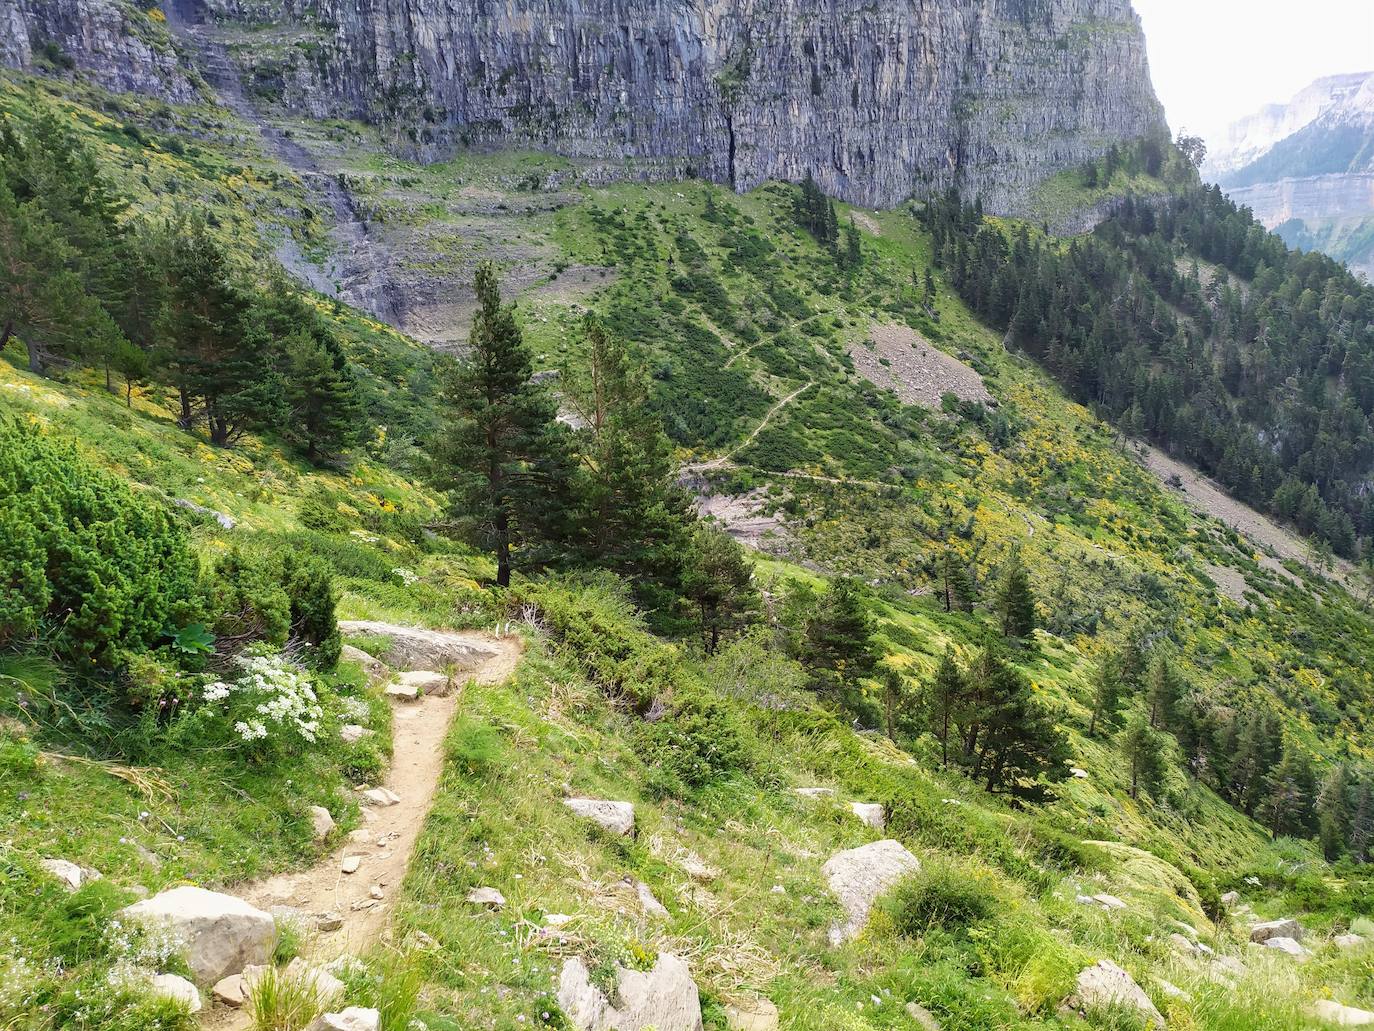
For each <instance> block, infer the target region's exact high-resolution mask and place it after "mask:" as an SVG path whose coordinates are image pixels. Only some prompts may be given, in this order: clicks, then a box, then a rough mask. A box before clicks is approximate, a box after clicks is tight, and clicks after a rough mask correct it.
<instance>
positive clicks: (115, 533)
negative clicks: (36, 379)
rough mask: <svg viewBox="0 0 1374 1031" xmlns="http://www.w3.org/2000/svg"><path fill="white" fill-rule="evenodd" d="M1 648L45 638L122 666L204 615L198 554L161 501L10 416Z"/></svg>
mask: <svg viewBox="0 0 1374 1031" xmlns="http://www.w3.org/2000/svg"><path fill="white" fill-rule="evenodd" d="M0 531H2V532H0V646H4V645H14V644H18V643H21V642H22V641H24V640H26V639H28V638H30V637H32V636H34V635H35V634H38V635H42V636H44V637H45V638H48V639H50V640H51V641H52V644H53V646H54V648H55V650H56V651H57V653H58V654H59V655H61V656H62V657H63V658H65V659H67V660H69V661H70V662H72V663H73V664H74V665H76V666H77V667H78V668H79V669H81V670H83V671H87V672H104V673H110V672H115V671H117V670H119V669H120V668H121V667H122V666H123V664H124V663H125V661H126V656H127V655H128V653H130V652H133V651H138V650H144V649H148V648H152V647H156V646H157V645H158V644H159V643H160V642H161V641H163V640H164V639H165V638H166V637H167V636H168V635H169V634H173V633H175V632H176V631H177V630H178V629H180V628H181V627H182V626H185V625H186V624H187V623H188V622H190V621H191V617H192V616H193V615H194V613H195V598H194V583H195V579H196V575H197V562H196V559H195V556H194V555H193V554H192V553H191V551H190V549H189V547H188V544H187V541H186V536H185V534H184V533H183V532H182V530H181V529H180V527H179V526H178V525H177V524H176V523H175V522H174V521H173V520H172V518H171V517H170V516H169V515H168V514H167V512H166V511H165V510H163V509H162V508H161V507H160V506H158V505H156V504H154V503H153V502H151V501H150V500H148V499H146V498H144V497H142V496H140V495H137V494H135V493H134V492H133V491H132V490H130V489H129V487H128V486H126V485H125V484H123V483H121V482H120V481H118V480H117V479H115V478H114V477H112V476H110V475H108V474H106V473H103V472H100V471H98V470H96V469H94V468H92V467H91V466H90V464H89V463H87V462H86V461H85V460H84V459H83V458H82V457H81V456H80V455H78V454H77V452H76V450H75V449H74V448H72V447H71V446H70V445H66V444H62V443H59V442H58V441H56V440H54V439H52V438H50V437H48V436H46V435H45V434H43V433H42V432H41V431H40V430H39V429H37V428H36V427H34V426H26V425H21V424H19V423H17V422H15V421H14V420H13V419H9V418H0Z"/></svg>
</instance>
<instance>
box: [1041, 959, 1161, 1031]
mask: <svg viewBox="0 0 1374 1031" xmlns="http://www.w3.org/2000/svg"><path fill="white" fill-rule="evenodd" d="M1065 1005H1066V1006H1067V1007H1068V1008H1069V1009H1074V1010H1099V1009H1113V1008H1116V1009H1129V1010H1133V1011H1134V1012H1135V1013H1137V1014H1138V1015H1139V1016H1140V1018H1141V1019H1142V1020H1143V1021H1144V1023H1145V1025H1146V1026H1147V1027H1151V1028H1156V1029H1161V1031H1162V1029H1163V1028H1164V1027H1165V1024H1164V1017H1163V1016H1162V1015H1161V1014H1160V1012H1159V1010H1157V1009H1155V1004H1154V1003H1153V1002H1151V1001H1150V997H1149V996H1148V995H1146V994H1145V992H1144V991H1143V990H1142V989H1141V987H1140V985H1138V984H1136V983H1135V978H1133V977H1131V975H1130V974H1128V973H1126V971H1124V970H1122V969H1121V968H1120V967H1119V966H1117V965H1116V964H1115V963H1113V962H1112V961H1111V960H1109V959H1104V960H1102V961H1100V962H1098V963H1095V964H1093V965H1092V966H1090V967H1088V968H1087V969H1086V970H1083V971H1081V972H1080V973H1079V975H1078V988H1077V989H1076V990H1075V992H1074V994H1073V995H1072V996H1070V997H1069V998H1068V999H1067V1000H1066V1001H1065Z"/></svg>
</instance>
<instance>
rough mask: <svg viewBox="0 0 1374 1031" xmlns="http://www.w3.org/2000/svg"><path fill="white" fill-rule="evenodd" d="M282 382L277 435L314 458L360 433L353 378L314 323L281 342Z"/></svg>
mask: <svg viewBox="0 0 1374 1031" xmlns="http://www.w3.org/2000/svg"><path fill="white" fill-rule="evenodd" d="M280 349H281V352H282V360H283V365H284V376H283V379H284V381H285V390H284V394H285V398H284V399H285V403H286V414H285V425H284V426H283V428H282V429H283V433H282V435H283V436H284V437H286V439H287V440H288V441H290V442H291V443H292V444H294V445H295V446H296V447H298V448H300V449H301V450H302V451H303V452H304V453H305V457H306V458H308V459H309V460H310V461H312V462H315V461H318V460H319V459H321V458H331V457H333V456H335V455H338V454H339V453H341V452H343V451H345V450H347V449H348V448H350V447H352V446H353V445H354V444H356V443H357V442H358V441H359V440H360V439H361V437H362V434H363V428H364V421H365V415H364V412H363V406H362V401H361V399H360V398H359V396H358V382H357V379H356V378H355V377H354V375H353V370H352V369H350V368H349V365H348V359H347V358H345V357H344V353H343V349H342V348H340V347H339V342H338V341H337V340H336V339H334V335H333V334H332V333H329V332H328V331H326V330H325V329H324V328H323V326H321V325H319V324H316V325H314V326H311V327H310V328H309V329H307V330H303V331H301V332H298V333H295V334H293V335H291V336H290V337H288V338H287V339H286V340H284V341H282V342H281V344H280Z"/></svg>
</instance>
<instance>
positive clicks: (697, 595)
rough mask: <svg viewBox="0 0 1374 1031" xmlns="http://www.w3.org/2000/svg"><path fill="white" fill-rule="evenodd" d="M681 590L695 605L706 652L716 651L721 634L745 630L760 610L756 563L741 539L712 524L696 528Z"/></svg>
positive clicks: (710, 653)
mask: <svg viewBox="0 0 1374 1031" xmlns="http://www.w3.org/2000/svg"><path fill="white" fill-rule="evenodd" d="M682 590H683V594H684V596H685V597H686V598H687V599H688V600H689V601H690V602H691V603H693V605H694V606H695V607H696V610H697V623H698V626H699V629H700V632H701V636H702V642H703V644H704V645H705V647H706V654H707V655H714V654H715V653H716V650H717V649H718V648H719V647H720V642H721V638H722V637H724V636H726V635H729V634H736V633H740V632H742V631H743V630H745V629H746V628H747V627H748V626H749V624H750V623H751V622H752V621H753V620H754V619H755V618H756V616H757V614H758V611H759V593H758V588H757V587H755V585H754V567H753V564H752V563H750V561H749V559H748V558H747V557H746V556H745V554H744V549H743V548H742V547H741V546H740V544H739V542H738V541H736V540H735V539H734V538H733V537H731V536H730V535H729V534H728V533H726V532H725V531H724V530H722V529H720V528H719V527H717V526H713V525H711V524H709V523H698V524H697V525H696V526H695V527H694V528H693V532H692V538H691V547H690V549H689V551H688V557H687V563H686V572H685V575H684V576H683V583H682Z"/></svg>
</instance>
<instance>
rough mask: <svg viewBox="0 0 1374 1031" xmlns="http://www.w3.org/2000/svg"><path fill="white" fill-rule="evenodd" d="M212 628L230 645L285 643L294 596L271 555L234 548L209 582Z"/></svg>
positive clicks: (217, 635) (219, 563)
mask: <svg viewBox="0 0 1374 1031" xmlns="http://www.w3.org/2000/svg"><path fill="white" fill-rule="evenodd" d="M206 595H207V603H208V608H209V610H210V613H211V621H212V622H211V628H212V629H213V630H214V632H215V636H216V637H217V638H218V639H219V640H220V641H222V642H225V643H227V644H228V645H230V646H231V647H232V646H236V645H243V644H247V643H248V642H250V641H266V642H267V643H269V644H274V645H278V646H280V645H283V644H285V643H286V639H287V636H288V635H289V634H290V631H291V598H290V597H289V596H288V595H287V593H286V590H285V588H284V587H283V585H282V578H281V568H280V566H279V564H278V563H276V562H274V561H273V560H272V558H271V557H270V556H267V555H261V554H255V553H252V552H245V551H243V550H241V549H239V548H233V549H231V550H230V551H229V553H228V554H227V555H225V556H224V557H223V558H222V559H220V560H219V562H218V563H217V564H216V566H215V570H214V574H213V575H212V577H211V578H210V580H209V582H208V583H207V585H206Z"/></svg>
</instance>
